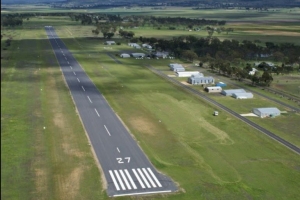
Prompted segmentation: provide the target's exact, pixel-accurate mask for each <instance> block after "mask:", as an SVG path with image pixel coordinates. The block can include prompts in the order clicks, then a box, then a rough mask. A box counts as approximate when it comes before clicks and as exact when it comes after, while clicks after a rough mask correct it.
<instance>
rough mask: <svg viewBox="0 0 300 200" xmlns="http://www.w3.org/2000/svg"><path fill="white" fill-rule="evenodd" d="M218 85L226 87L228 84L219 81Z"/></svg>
mask: <svg viewBox="0 0 300 200" xmlns="http://www.w3.org/2000/svg"><path fill="white" fill-rule="evenodd" d="M216 86H219V87H226V86H227V85H226V84H225V83H223V82H218V83H216Z"/></svg>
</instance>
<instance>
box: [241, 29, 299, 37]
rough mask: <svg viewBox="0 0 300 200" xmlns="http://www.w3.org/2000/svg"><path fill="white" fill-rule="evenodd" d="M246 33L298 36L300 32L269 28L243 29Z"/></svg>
mask: <svg viewBox="0 0 300 200" xmlns="http://www.w3.org/2000/svg"><path fill="white" fill-rule="evenodd" d="M243 32H246V33H258V34H261V35H281V36H300V33H297V32H288V31H271V30H261V31H243Z"/></svg>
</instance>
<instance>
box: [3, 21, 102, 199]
mask: <svg viewBox="0 0 300 200" xmlns="http://www.w3.org/2000/svg"><path fill="white" fill-rule="evenodd" d="M25 27H26V24H25ZM14 32H17V33H18V34H20V36H19V37H17V38H14V40H13V42H12V46H11V47H9V50H10V52H7V56H9V57H10V59H9V60H8V61H5V62H2V60H1V198H2V199H106V198H107V196H106V194H105V191H104V190H103V187H102V184H101V176H100V172H99V169H98V167H97V164H96V162H95V158H93V155H92V151H91V148H90V145H89V142H88V139H87V137H86V135H85V132H84V129H83V127H82V125H81V123H80V120H79V117H78V115H77V113H76V110H75V107H74V104H73V101H72V99H71V96H70V93H69V90H68V88H67V87H66V85H65V83H64V81H63V77H62V74H61V71H60V68H59V66H58V64H57V61H56V58H55V56H54V54H53V51H52V49H51V46H50V43H49V41H48V39H47V37H46V33H45V31H44V29H37V30H32V29H26V28H24V29H23V30H21V31H20V30H14Z"/></svg>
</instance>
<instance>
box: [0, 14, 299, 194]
mask: <svg viewBox="0 0 300 200" xmlns="http://www.w3.org/2000/svg"><path fill="white" fill-rule="evenodd" d="M43 20H45V22H43ZM35 21H39V22H40V23H39V24H37V25H36V29H31V27H32V26H33V25H34V24H35ZM52 21H53V24H55V25H56V26H55V29H56V31H57V33H58V35H59V36H60V37H61V38H62V39H63V41H64V42H65V44H66V45H67V46H68V48H69V50H70V51H71V52H73V55H74V56H75V57H76V58H77V60H78V61H79V62H80V64H81V65H82V66H83V68H84V69H85V71H86V72H87V73H88V75H89V76H90V77H91V79H92V80H93V82H94V83H95V85H96V86H97V87H98V88H99V89H100V90H101V92H102V93H103V94H104V95H105V97H106V99H107V100H108V102H109V104H110V105H111V106H112V108H113V109H114V111H116V112H117V114H118V115H119V116H120V117H121V118H122V120H123V121H124V123H125V124H126V125H127V127H128V128H129V129H130V131H131V132H132V133H133V134H134V136H135V138H136V139H137V141H138V143H139V145H140V146H141V147H142V149H143V150H144V151H145V153H146V154H147V156H148V157H149V159H150V160H151V162H152V163H153V164H154V166H155V167H156V168H157V169H158V170H159V171H161V172H163V173H164V174H166V175H168V176H170V177H171V178H172V179H173V180H174V181H175V182H177V183H178V184H179V186H180V188H181V191H180V192H179V193H178V194H173V195H156V196H153V197H140V198H135V197H123V198H120V199H149V198H153V199H156V198H158V199H187V200H189V199H297V198H298V197H299V193H298V188H299V187H300V182H299V180H300V174H299V168H300V158H299V155H297V154H295V153H293V152H291V151H290V150H289V149H287V148H285V147H283V146H281V145H279V144H278V143H276V142H275V141H273V140H271V139H270V138H268V137H266V136H264V135H262V134H261V133H259V132H258V131H256V130H254V129H252V128H250V127H249V126H248V125H246V124H243V123H241V122H240V121H239V120H237V119H235V118H234V117H232V116H231V115H228V114H227V113H224V112H220V115H219V116H218V117H217V118H216V117H214V116H212V113H213V111H214V110H215V108H214V107H212V106H210V105H208V104H207V103H205V102H203V101H202V100H200V99H198V98H196V97H194V96H191V95H190V94H188V93H186V92H184V91H182V89H180V88H178V87H176V86H174V85H172V84H170V83H169V82H167V81H165V80H163V79H161V78H160V77H158V76H156V75H154V74H153V73H152V72H150V71H149V70H147V69H146V68H145V67H144V65H145V64H151V65H152V66H154V67H158V68H163V67H164V66H166V65H165V64H166V63H167V61H166V60H149V61H147V63H145V60H135V59H120V58H117V59H118V60H120V61H121V62H122V64H118V63H116V62H115V61H114V60H113V59H112V58H110V57H109V56H108V55H107V53H110V54H112V55H114V54H115V53H117V52H119V51H122V50H126V51H131V50H132V49H131V48H129V47H127V46H126V45H121V46H113V48H112V49H105V48H104V45H102V42H103V40H98V39H97V40H96V39H88V38H86V37H87V36H90V35H89V34H91V28H92V27H88V26H78V25H77V26H75V25H73V24H72V23H73V22H71V21H68V20H60V19H57V20H56V19H54V18H51V19H50V18H47V17H45V18H44V19H30V20H29V21H28V22H25V23H24V28H23V29H6V30H3V33H5V37H6V36H8V35H14V40H13V42H12V46H11V47H9V49H8V50H6V51H3V54H2V51H1V55H3V56H4V57H5V58H7V57H9V60H6V59H1V66H2V67H1V96H2V97H1V109H2V111H1V132H2V133H1V191H2V192H1V197H2V198H3V199H20V198H22V199H107V197H106V194H105V192H104V191H102V184H101V178H100V173H99V170H98V168H97V166H96V164H95V160H93V155H92V152H91V150H90V146H89V145H88V140H87V138H86V136H85V133H84V130H83V128H82V126H81V124H80V121H79V119H78V116H77V115H76V111H75V109H74V104H73V103H72V100H71V98H70V95H69V92H68V89H67V88H66V86H65V84H64V82H63V79H62V75H61V72H60V70H59V67H58V66H57V62H56V60H55V57H54V55H53V53H52V51H51V48H50V44H49V42H48V41H47V40H46V34H45V31H44V30H43V25H49V23H50V22H51V24H52ZM44 23H45V24H44ZM4 40H5V38H3V39H2V41H1V42H4ZM1 46H2V45H1ZM18 47H19V48H18ZM23 49H25V50H26V51H23ZM38 56H39V57H38ZM174 62H180V61H178V60H175V61H174ZM3 66H4V67H3ZM39 69H40V70H39ZM255 100H257V99H255ZM226 103H227V102H226V101H224V104H226ZM231 103H232V102H231ZM231 103H229V104H231ZM253 103H260V104H262V103H261V101H259V100H257V102H253ZM236 109H237V111H243V112H244V110H243V109H246V108H243V107H242V105H241V106H240V107H237V108H236ZM285 117H286V118H288V117H289V116H285ZM298 118H299V116H298ZM278 119H279V120H280V118H278ZM275 120H277V119H275ZM284 120H285V119H284ZM159 121H161V122H159ZM272 123H274V121H268V122H266V123H265V124H266V125H267V126H271V125H270V124H272ZM290 124H292V125H293V124H294V127H293V128H297V127H295V126H297V124H296V122H291V123H290ZM11 127H13V128H11ZM43 127H46V129H43ZM286 128H290V127H289V126H288V127H286ZM297 137H299V136H297Z"/></svg>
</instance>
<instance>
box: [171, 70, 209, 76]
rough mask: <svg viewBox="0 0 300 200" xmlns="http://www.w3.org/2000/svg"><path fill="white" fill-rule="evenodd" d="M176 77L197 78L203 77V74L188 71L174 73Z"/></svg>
mask: <svg viewBox="0 0 300 200" xmlns="http://www.w3.org/2000/svg"><path fill="white" fill-rule="evenodd" d="M176 76H177V77H191V76H197V77H203V74H202V73H200V72H198V71H188V72H176Z"/></svg>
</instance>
